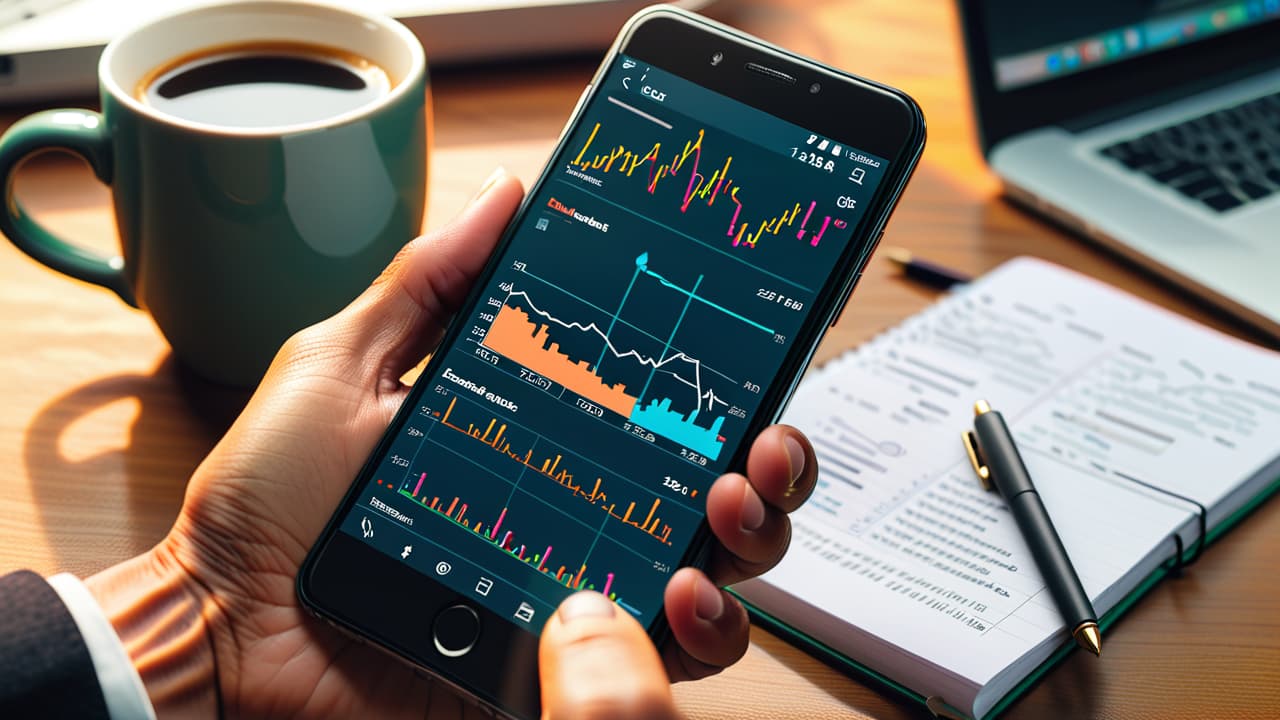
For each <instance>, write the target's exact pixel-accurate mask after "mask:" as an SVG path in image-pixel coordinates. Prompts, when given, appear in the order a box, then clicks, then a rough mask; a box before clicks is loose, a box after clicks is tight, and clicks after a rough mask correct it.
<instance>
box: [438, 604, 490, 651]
mask: <svg viewBox="0 0 1280 720" xmlns="http://www.w3.org/2000/svg"><path fill="white" fill-rule="evenodd" d="M479 637H480V616H479V615H477V614H476V611H475V610H472V609H471V608H469V607H467V606H466V605H453V606H450V607H447V608H445V609H444V610H441V611H440V614H439V615H436V619H435V622H434V623H432V624H431V640H432V642H434V643H435V646H436V650H437V651H439V652H440V654H441V655H444V656H445V657H451V658H456V657H462V656H463V655H466V654H467V653H469V652H471V648H473V647H475V646H476V639H477V638H479Z"/></svg>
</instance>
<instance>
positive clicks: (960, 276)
mask: <svg viewBox="0 0 1280 720" xmlns="http://www.w3.org/2000/svg"><path fill="white" fill-rule="evenodd" d="M884 254H885V256H886V257H888V258H889V261H890V262H892V263H893V264H894V265H897V266H898V267H900V268H902V274H903V275H905V276H907V277H908V278H911V279H912V280H915V281H916V282H919V283H923V284H925V285H928V286H929V287H935V288H938V289H939V290H946V289H948V288H950V287H952V286H953V285H960V284H962V283H967V282H969V281H970V280H972V279H973V278H971V277H969V276H968V275H965V274H964V273H962V272H960V271H958V270H952V269H951V268H949V267H946V266H945V265H939V264H938V263H936V262H931V261H929V260H921V259H920V258H918V257H916V256H915V255H912V254H911V251H910V250H907V249H906V248H900V247H887V248H885V249H884Z"/></svg>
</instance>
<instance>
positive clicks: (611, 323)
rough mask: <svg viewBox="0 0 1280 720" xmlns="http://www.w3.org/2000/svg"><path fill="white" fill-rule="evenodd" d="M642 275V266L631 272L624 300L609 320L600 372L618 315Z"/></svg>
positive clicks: (623, 296) (597, 367)
mask: <svg viewBox="0 0 1280 720" xmlns="http://www.w3.org/2000/svg"><path fill="white" fill-rule="evenodd" d="M638 277H640V267H639V266H638V265H637V266H636V271H635V272H634V273H632V274H631V282H630V283H628V284H627V291H626V292H625V293H623V294H622V301H621V302H619V303H618V309H617V310H614V311H613V318H612V319H610V320H609V329H608V330H607V331H605V334H604V336H605V338H607V340H606V342H605V345H604V347H602V348H600V359H598V360H596V372H597V373H599V372H600V363H602V362H604V353H605V351H606V350H608V349H609V342H612V341H613V326H614V325H616V324H617V323H618V316H619V315H621V314H622V306H623V305H626V304H627V298H629V297H631V288H633V287H635V286H636V278H638Z"/></svg>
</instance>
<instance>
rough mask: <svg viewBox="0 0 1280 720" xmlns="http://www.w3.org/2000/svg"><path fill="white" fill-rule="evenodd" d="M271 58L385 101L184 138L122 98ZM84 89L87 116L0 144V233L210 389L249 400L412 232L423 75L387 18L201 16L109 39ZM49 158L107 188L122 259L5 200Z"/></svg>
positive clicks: (341, 12) (410, 40)
mask: <svg viewBox="0 0 1280 720" xmlns="http://www.w3.org/2000/svg"><path fill="white" fill-rule="evenodd" d="M273 42H285V43H304V44H308V45H313V46H321V47H326V48H333V49H337V50H339V51H343V52H345V53H349V54H351V55H353V56H358V57H362V58H366V59H367V60H368V61H371V62H372V63H376V64H377V65H378V66H379V67H380V68H381V69H382V70H384V71H385V75H386V77H387V78H388V86H389V89H388V91H387V92H386V93H385V94H383V95H381V96H380V97H378V98H376V99H373V100H370V101H369V102H368V103H367V104H365V105H363V106H360V107H356V108H354V109H350V110H348V111H346V112H342V113H339V114H337V115H335V116H333V117H327V118H324V119H321V120H318V121H311V122H306V123H301V124H294V125H285V126H281V127H238V126H235V124H234V123H228V124H227V125H225V126H223V125H213V124H208V123H204V122H196V121H192V120H189V119H185V118H181V117H177V116H175V115H171V114H167V113H165V112H162V111H160V110H158V109H157V108H156V107H153V106H152V105H150V104H148V103H146V102H143V101H142V100H140V99H139V97H138V96H135V93H136V92H138V88H139V87H140V86H141V85H142V83H144V81H145V78H147V77H148V76H149V74H151V73H154V72H155V71H156V69H157V68H161V67H164V66H165V65H166V64H167V63H172V62H173V61H174V60H175V59H176V58H181V57H186V56H192V55H194V54H198V53H199V52H201V51H202V50H204V49H211V48H220V47H227V46H236V45H241V44H246V43H273ZM98 81H99V88H100V95H101V101H102V112H101V113H95V112H90V111H87V110H50V111H46V112H41V113H38V114H35V115H31V116H29V117H27V118H24V119H23V120H20V121H19V122H17V123H16V124H14V125H13V126H12V127H11V128H10V129H9V131H8V132H6V133H5V134H4V136H3V137H0V182H2V183H3V187H4V197H5V200H6V202H5V206H4V208H3V210H2V211H0V231H3V233H4V234H5V235H6V236H8V238H9V239H10V240H11V241H12V242H13V243H14V244H15V245H17V246H18V247H19V248H20V249H21V250H22V251H23V252H25V253H27V254H28V255H30V256H31V257H33V258H35V259H36V260H38V261H40V262H42V263H44V264H45V265H48V266H49V267H50V268H53V269H54V270H58V271H60V272H63V273H65V274H67V275H70V276H71V277H74V278H78V279H80V280H84V281H86V282H90V283H94V284H96V285H101V286H103V287H105V288H108V289H110V290H112V291H114V292H115V293H116V294H117V295H119V296H120V298H121V299H122V300H124V301H125V302H126V303H128V304H129V305H132V306H134V307H138V308H142V309H145V310H147V311H148V312H149V313H150V314H151V316H152V317H153V318H154V320H155V323H156V325H157V326H159V328H160V330H161V332H163V333H164V336H165V338H166V339H167V340H168V341H169V344H170V345H171V346H172V347H173V350H174V353H175V354H176V355H177V357H178V358H179V359H180V360H181V361H183V362H184V363H186V364H187V365H188V366H190V367H191V368H192V369H193V370H195V371H196V372H197V373H199V374H200V375H203V376H205V377H207V378H209V379H211V380H215V381H218V382H222V383H226V384H232V385H240V386H247V385H252V384H255V383H256V382H257V381H258V380H259V379H260V378H261V376H262V374H263V372H265V370H266V368H267V366H268V365H269V364H270V362H271V358H272V357H273V356H274V355H275V352H276V350H278V349H279V347H280V345H281V343H283V342H284V340H285V339H287V338H288V337H289V336H290V335H291V334H292V333H294V332H295V331H297V330H298V329H300V328H302V327H305V326H307V325H309V324H311V323H314V322H316V321H318V320H321V319H323V318H325V317H328V316H329V315H331V314H333V313H334V312H335V311H337V310H338V309H340V308H341V307H343V306H344V305H345V304H346V303H348V302H349V301H350V300H351V299H352V298H354V297H355V296H356V295H357V294H359V293H360V291H361V290H362V289H363V288H365V287H366V286H368V284H369V282H370V281H371V280H372V279H373V278H374V277H376V276H377V274H378V272H380V271H381V270H382V268H383V267H384V266H386V264H387V262H388V261H389V260H390V259H391V258H392V257H393V256H394V254H395V252H396V251H397V250H398V249H399V248H400V247H401V246H403V245H404V244H405V243H406V242H407V241H408V240H409V239H411V238H412V237H413V236H414V235H416V234H417V233H418V231H419V228H420V227H421V224H422V213H423V205H424V203H425V193H426V181H427V178H426V175H427V169H426V162H427V137H428V134H427V122H428V119H427V117H426V115H425V113H426V111H427V107H428V104H427V87H426V86H427V73H426V62H425V60H424V58H423V52H422V46H421V45H420V44H419V43H418V41H417V40H416V39H415V38H414V36H413V35H412V34H411V33H410V32H409V31H408V30H407V29H406V28H405V27H404V26H402V25H400V24H399V23H397V22H395V21H394V20H391V19H389V18H384V17H379V16H376V15H370V14H365V13H361V12H358V11H352V10H345V9H338V8H334V7H330V6H325V5H310V4H303V3H298V2H245V3H233V4H225V5H215V6H211V7H205V8H201V9H196V10H191V11H188V12H184V13H180V14H177V15H173V16H171V17H167V18H163V19H160V20H156V21H154V22H151V23H150V24H147V25H145V26H143V27H140V28H138V29H136V30H133V31H131V32H128V33H126V34H124V35H123V36H121V37H119V38H117V39H116V40H114V41H113V42H112V43H111V44H110V45H108V46H107V48H106V50H104V51H103V53H102V58H101V60H100V61H99V63H98ZM49 149H62V150H66V151H70V152H72V153H75V154H78V155H80V156H82V157H84V159H85V160H87V161H88V163H89V165H90V166H91V167H92V168H93V171H94V173H95V174H96V175H97V177H98V179H100V180H101V181H102V182H104V183H106V184H108V185H109V186H110V187H111V191H112V196H113V200H114V205H115V216H116V225H117V228H118V230H119V236H120V240H121V244H122V246H123V247H122V252H121V254H120V256H118V257H103V256H100V255H98V254H96V253H93V252H90V251H88V250H86V249H83V248H80V247H77V246H76V245H74V244H72V243H70V242H67V241H65V240H63V239H61V238H59V237H57V236H55V235H54V234H53V233H51V232H49V231H48V230H46V229H44V228H42V227H41V226H40V225H39V224H38V223H37V222H36V221H35V220H33V219H32V218H31V217H30V216H29V215H27V214H26V213H24V212H23V210H22V207H21V206H20V205H19V204H18V203H17V202H16V201H15V200H14V197H13V184H14V174H15V172H16V171H17V170H18V168H19V167H20V166H21V165H22V163H23V161H24V160H26V159H27V158H28V157H30V156H32V155H33V154H35V153H38V152H41V151H44V150H49Z"/></svg>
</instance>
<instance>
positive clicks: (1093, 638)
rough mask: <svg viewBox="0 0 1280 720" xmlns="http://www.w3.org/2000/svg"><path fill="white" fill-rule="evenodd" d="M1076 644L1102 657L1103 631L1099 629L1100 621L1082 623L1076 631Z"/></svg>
mask: <svg viewBox="0 0 1280 720" xmlns="http://www.w3.org/2000/svg"><path fill="white" fill-rule="evenodd" d="M1071 634H1072V635H1073V636H1075V639H1076V644H1077V645H1079V646H1080V647H1082V648H1084V649H1085V650H1088V651H1089V652H1091V653H1093V654H1094V655H1097V656H1099V657H1101V655H1102V631H1101V630H1099V629H1098V623H1095V622H1086V623H1080V627H1077V628H1076V629H1075V631H1074V632H1072V633H1071Z"/></svg>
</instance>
